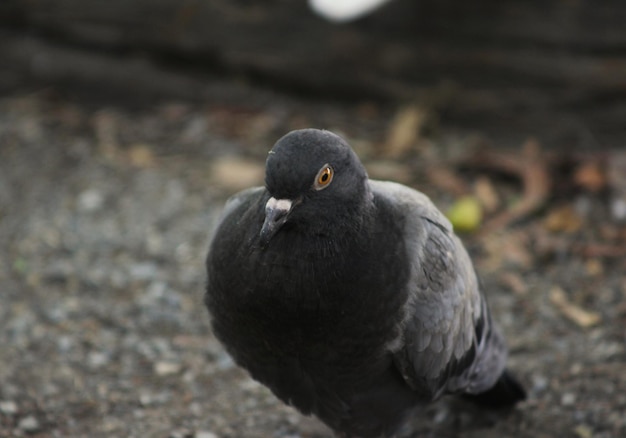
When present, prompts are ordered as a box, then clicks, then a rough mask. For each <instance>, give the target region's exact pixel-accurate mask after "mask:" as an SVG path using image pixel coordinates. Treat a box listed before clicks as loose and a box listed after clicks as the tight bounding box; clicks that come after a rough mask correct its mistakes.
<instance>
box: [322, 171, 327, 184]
mask: <svg viewBox="0 0 626 438" xmlns="http://www.w3.org/2000/svg"><path fill="white" fill-rule="evenodd" d="M326 181H328V170H325V171H324V174H323V175H322V182H326Z"/></svg>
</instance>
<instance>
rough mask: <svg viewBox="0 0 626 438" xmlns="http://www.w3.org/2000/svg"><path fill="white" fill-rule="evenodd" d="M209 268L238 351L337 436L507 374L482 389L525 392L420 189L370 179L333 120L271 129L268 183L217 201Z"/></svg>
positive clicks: (381, 430)
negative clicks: (332, 128) (326, 125)
mask: <svg viewBox="0 0 626 438" xmlns="http://www.w3.org/2000/svg"><path fill="white" fill-rule="evenodd" d="M207 272H208V282H207V293H206V296H205V302H206V305H207V307H208V309H209V312H210V314H211V321H212V327H213V330H214V333H215V335H216V336H217V337H218V339H220V341H221V342H222V343H223V344H224V345H225V347H226V349H227V351H228V352H229V353H230V354H231V355H232V356H233V358H234V360H235V361H236V363H237V364H239V365H240V366H242V367H244V368H245V369H247V370H248V371H249V372H250V374H251V376H252V377H253V378H255V379H256V380H258V381H260V382H262V383H263V384H265V385H267V386H268V387H269V388H270V389H271V390H272V391H273V392H274V393H275V394H276V396H278V397H279V398H280V399H281V400H283V401H284V402H286V403H288V404H290V405H293V406H294V407H296V408H297V409H299V410H300V411H301V412H303V413H305V414H315V415H316V416H317V417H319V418H320V419H321V420H322V421H324V422H325V423H326V424H328V425H329V426H330V427H331V428H333V429H334V430H335V431H337V432H339V433H342V434H344V435H346V436H362V437H370V436H371V437H375V436H391V435H392V434H393V433H394V431H395V430H396V429H397V428H398V427H399V426H400V425H401V424H402V420H403V417H404V416H405V415H406V414H407V413H408V412H410V410H411V409H413V408H415V407H416V406H419V405H420V404H421V403H426V402H429V401H432V400H434V399H436V398H437V397H439V396H440V395H442V394H445V393H461V394H462V393H467V394H484V393H488V391H489V390H490V389H492V388H495V387H498V385H497V384H496V383H497V382H499V381H500V380H501V378H502V377H503V376H506V377H507V379H506V380H507V381H506V385H504V386H503V388H499V387H498V388H499V389H498V391H496V392H495V393H494V394H489V395H488V396H485V397H484V398H486V400H484V401H486V402H487V403H489V402H494V403H497V404H499V403H503V404H512V403H514V402H515V401H517V400H519V399H521V398H523V390H522V389H521V387H519V385H518V384H517V383H516V382H515V381H514V380H513V379H512V378H509V376H508V374H506V373H505V361H506V347H505V344H504V341H503V339H502V336H501V335H500V333H499V332H498V331H497V329H496V327H495V326H494V325H493V324H492V322H491V319H490V317H489V312H488V309H487V306H486V303H485V300H484V298H483V297H482V296H481V295H480V293H479V289H478V282H477V279H476V275H475V273H474V269H473V267H472V265H471V262H470V259H469V256H468V255H467V252H466V251H465V249H464V248H463V245H462V244H461V242H460V241H459V240H458V238H457V237H456V236H455V235H454V233H453V231H452V227H451V225H450V223H449V222H448V221H447V219H446V218H445V217H444V216H443V215H442V214H441V213H440V212H439V211H438V210H437V209H436V208H435V207H434V205H433V204H432V203H431V202H430V200H429V199H428V198H427V197H426V196H425V195H423V194H421V193H419V192H417V191H415V190H412V189H410V188H408V187H405V186H402V185H400V184H396V183H391V182H380V181H373V180H369V179H368V178H367V174H366V172H365V170H364V168H363V166H362V165H361V163H360V161H359V160H358V158H357V157H356V155H355V154H354V152H353V151H352V150H351V149H350V148H349V146H348V145H347V144H346V143H345V142H344V141H343V140H342V139H341V138H339V137H338V136H335V135H334V134H332V133H330V132H327V131H318V130H301V131H294V132H292V133H290V134H288V135H287V136H285V137H283V138H282V139H281V140H279V141H278V143H277V144H276V145H275V146H274V148H273V149H272V151H271V152H270V155H269V156H268V160H267V172H266V187H265V188H253V189H249V190H247V191H244V192H241V193H240V194H238V195H235V196H234V197H233V198H232V199H231V200H229V202H228V203H227V205H226V207H225V211H224V213H223V216H222V219H221V221H220V223H219V224H218V227H217V230H216V232H215V234H214V237H213V240H212V242H211V246H210V250H209V255H208V257H207ZM499 379H500V380H499Z"/></svg>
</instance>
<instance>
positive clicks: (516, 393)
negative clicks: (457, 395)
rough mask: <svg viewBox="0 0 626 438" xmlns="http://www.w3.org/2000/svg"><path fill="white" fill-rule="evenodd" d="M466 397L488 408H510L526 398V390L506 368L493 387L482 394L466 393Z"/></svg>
mask: <svg viewBox="0 0 626 438" xmlns="http://www.w3.org/2000/svg"><path fill="white" fill-rule="evenodd" d="M464 397H465V398H466V399H468V400H470V401H472V402H474V403H476V404H478V405H481V406H485V407H488V408H508V407H511V406H513V405H515V404H516V403H518V402H520V401H523V400H526V391H525V390H524V388H523V387H522V385H521V384H520V383H519V382H518V381H517V379H516V378H515V377H513V375H512V374H511V373H510V372H509V371H508V370H504V372H503V373H502V375H501V376H500V378H499V379H498V380H497V382H496V383H495V385H493V386H492V387H491V389H488V390H487V391H485V392H481V393H480V394H465V395H464Z"/></svg>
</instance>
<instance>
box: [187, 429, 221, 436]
mask: <svg viewBox="0 0 626 438" xmlns="http://www.w3.org/2000/svg"><path fill="white" fill-rule="evenodd" d="M193 438H218V437H217V435H215V434H214V433H213V432H210V431H208V430H198V431H196V433H195V434H194V435H193Z"/></svg>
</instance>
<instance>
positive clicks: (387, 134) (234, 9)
mask: <svg viewBox="0 0 626 438" xmlns="http://www.w3.org/2000/svg"><path fill="white" fill-rule="evenodd" d="M375 3H377V2H376V1H371V0H370V1H367V0H365V1H362V2H359V1H358V0H352V1H348V0H337V1H336V2H328V1H324V0H310V1H309V2H307V1H306V0H297V1H296V0H289V1H288V0H265V1H262V0H259V1H249V0H212V1H208V0H184V1H175V0H150V1H147V0H124V1H121V0H109V1H106V2H105V1H96V0H89V1H86V0H80V1H79V0H54V1H53V0H2V2H0V244H1V245H2V251H0V258H1V261H0V340H1V342H2V348H0V364H1V366H0V436H39V437H49V436H51V437H54V436H59V437H60V436H63V437H64V436H90V437H91V436H129V437H130V436H136V437H172V438H179V437H181V438H182V437H190V438H191V437H195V438H215V437H219V438H222V437H279V438H285V437H294V438H295V437H302V438H305V437H309V438H312V437H317V438H322V437H329V436H330V433H329V432H328V431H327V430H326V429H324V428H323V427H322V426H321V425H320V424H319V423H318V422H316V421H315V420H313V419H308V418H305V417H302V416H300V415H299V414H297V413H296V412H295V411H293V410H292V409H290V408H288V407H285V406H282V405H281V403H279V402H277V401H276V400H275V398H274V397H273V396H272V395H271V394H270V393H269V392H268V391H267V390H266V389H264V388H263V387H261V386H259V385H258V384H256V383H254V382H253V381H251V380H250V379H249V378H248V377H247V376H246V375H245V373H243V372H242V371H240V370H239V369H237V368H236V367H235V366H234V365H233V363H232V361H231V360H230V359H229V358H228V356H227V355H226V354H225V353H224V351H223V350H222V348H221V347H220V345H219V344H218V343H217V342H216V341H215V339H214V338H213V337H212V335H211V333H210V328H209V324H208V316H207V314H206V312H205V310H204V308H203V305H202V294H203V286H204V275H205V274H204V267H203V259H204V257H205V254H206V250H207V247H208V242H209V239H210V236H211V232H212V227H213V225H214V222H215V220H216V218H217V217H218V216H219V213H220V211H221V208H222V206H223V203H224V201H225V199H226V198H227V197H228V196H230V195H231V194H233V193H235V192H236V191H238V190H241V189H243V188H246V187H249V186H252V185H259V184H262V183H263V173H264V160H265V156H266V154H267V151H268V150H269V149H270V148H271V146H272V145H273V143H274V142H275V141H276V140H277V139H278V138H279V137H281V136H282V135H284V134H285V133H287V132H288V131H290V130H292V129H298V128H304V127H317V128H325V129H330V130H332V131H334V132H336V133H338V134H340V135H342V136H344V137H345V138H346V139H347V140H348V141H349V142H350V144H351V145H352V146H353V147H354V149H355V150H356V151H357V153H358V155H359V156H360V157H361V158H362V160H363V162H364V164H365V165H366V167H367V169H368V172H369V174H370V176H371V177H372V178H377V179H391V180H395V181H399V182H402V183H404V184H407V185H409V186H411V187H414V188H417V189H419V190H421V191H423V192H424V193H426V194H427V195H429V196H430V197H431V198H432V199H433V200H434V201H435V203H436V204H437V205H438V206H439V207H440V208H441V209H442V210H443V211H444V212H446V213H447V214H448V217H449V218H450V219H451V220H452V221H453V223H454V225H455V228H456V229H457V231H459V232H460V233H462V234H461V235H462V238H463V240H464V242H465V243H466V245H467V246H468V249H469V250H470V252H471V254H472V256H473V258H474V260H475V264H476V268H477V271H478V273H479V275H480V276H481V278H482V279H483V283H484V286H485V290H486V294H487V296H488V298H489V301H490V304H491V307H492V308H493V313H494V314H495V317H496V319H497V320H498V321H499V322H500V324H501V325H502V326H503V329H504V331H505V332H506V334H507V338H508V340H509V346H510V350H511V367H512V368H513V369H514V370H515V372H516V373H517V374H518V375H519V376H520V378H521V380H522V381H523V382H524V384H525V385H526V386H527V388H528V391H529V395H530V397H529V400H528V401H527V402H525V403H524V404H523V405H521V406H520V407H519V408H518V409H517V410H516V411H515V412H514V413H512V414H511V415H509V416H508V417H506V418H497V419H495V418H493V417H492V416H489V415H482V414H479V413H476V412H472V411H471V410H470V409H469V408H468V407H467V406H457V405H456V402H454V401H450V400H444V401H442V402H440V403H437V404H435V405H433V406H431V407H429V408H428V409H426V410H425V411H424V412H422V413H420V414H417V415H416V417H415V418H414V419H413V420H412V423H413V427H414V430H415V432H413V433H407V436H462V437H473V436H476V437H477V436H480V437H485V436H487V437H489V436H493V437H502V436H510V437H527V436H528V437H530V436H532V437H536V436H556V435H565V436H576V437H581V438H588V437H613V436H622V435H625V434H626V373H624V369H625V365H626V274H625V273H626V149H625V148H624V146H626V123H625V120H626V28H624V24H623V23H624V22H625V20H626V4H624V3H623V2H618V1H617V0H604V1H602V2H592V1H585V0H543V1H535V0H525V1H523V0H503V1H499V2H496V1H489V0H474V1H472V2H463V1H460V0H438V1H435V0H390V1H387V2H384V1H381V2H378V3H380V5H377V4H375ZM367 6H371V8H370V9H368V8H367ZM361 8H363V9H361Z"/></svg>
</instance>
